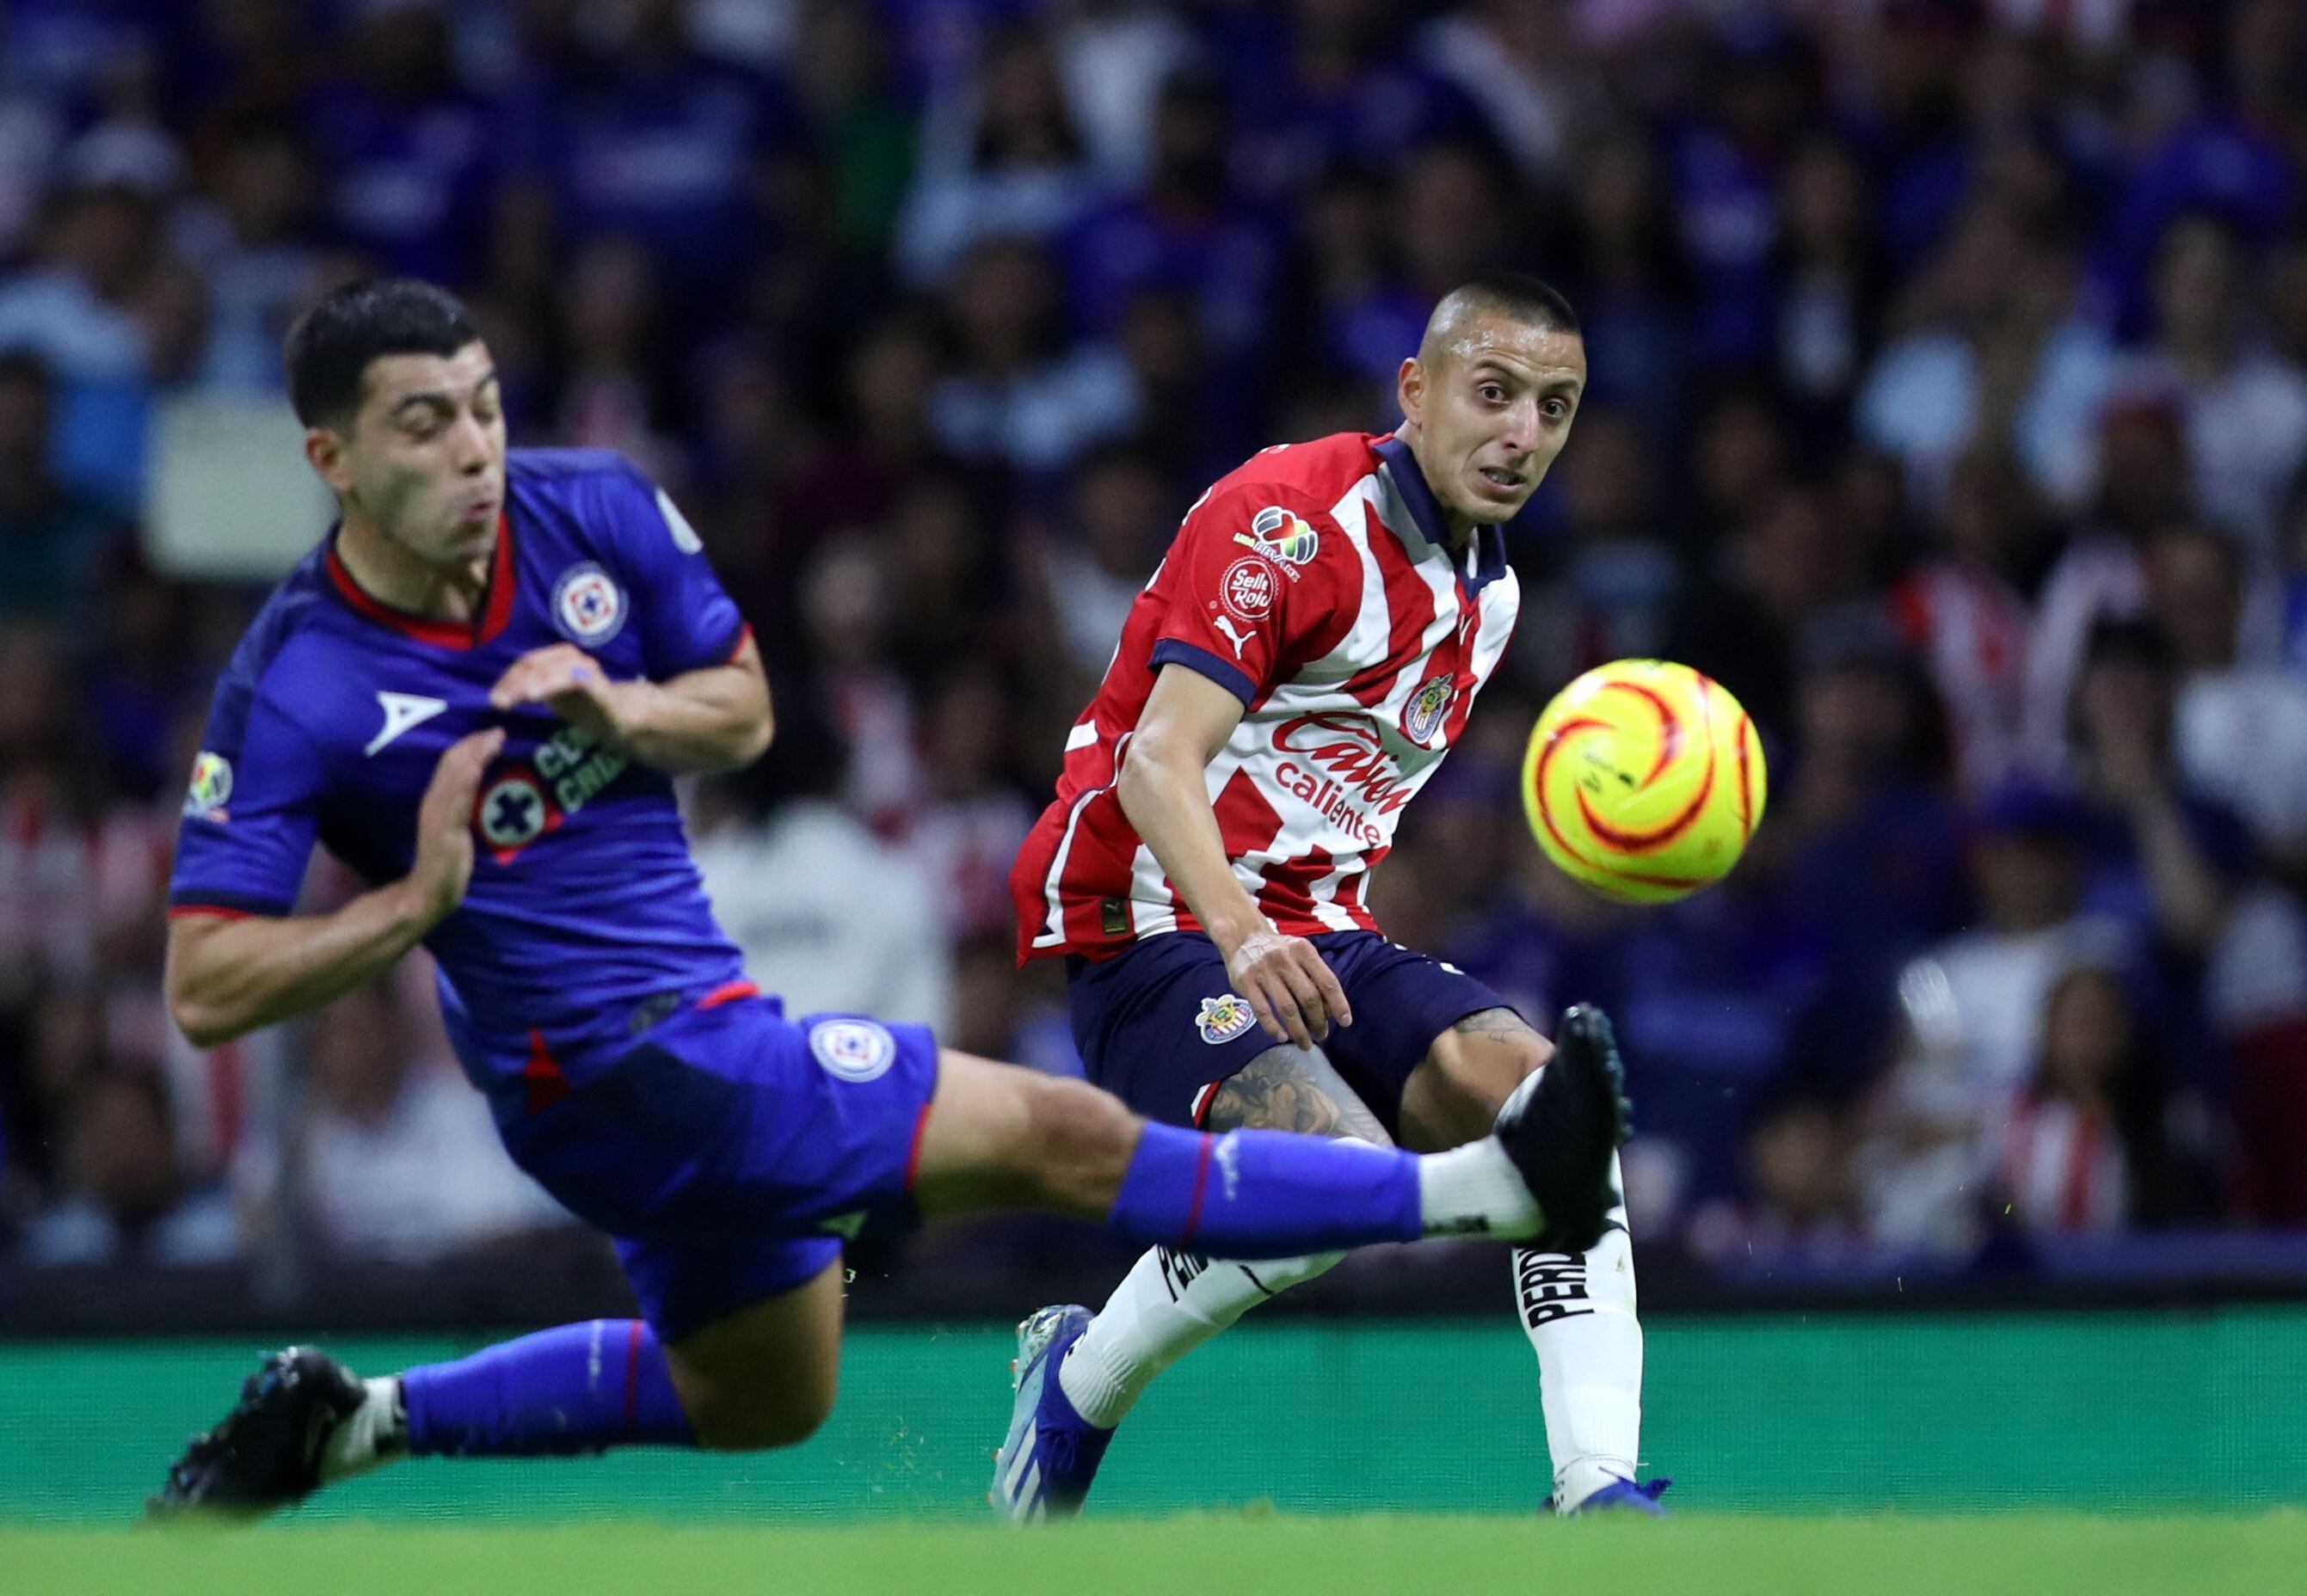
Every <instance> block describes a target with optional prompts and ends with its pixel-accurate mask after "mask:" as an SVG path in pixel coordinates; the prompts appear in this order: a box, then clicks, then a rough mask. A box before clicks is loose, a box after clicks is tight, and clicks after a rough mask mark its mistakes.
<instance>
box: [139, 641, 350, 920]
mask: <svg viewBox="0 0 2307 1596" xmlns="http://www.w3.org/2000/svg"><path fill="white" fill-rule="evenodd" d="M326 776H327V772H326V770H325V768H324V766H323V764H322V757H321V754H320V751H319V750H318V749H317V748H316V747H314V746H313V741H312V739H311V738H309V737H307V736H306V735H305V734H304V731H302V730H299V729H298V727H297V726H296V722H295V721H292V720H291V719H290V718H289V717H288V714H287V713H286V712H285V711H284V710H283V709H282V708H281V707H280V706H279V704H274V703H273V702H272V701H271V700H270V699H269V698H267V697H266V696H264V695H263V693H262V691H261V690H259V689H257V688H255V687H252V686H251V685H250V684H248V683H247V682H245V681H240V680H235V679H232V678H230V677H229V676H227V679H225V680H223V681H222V682H220V683H219V684H218V687H217V696H216V700H215V703H214V704H213V705H212V707H211V708H210V712H209V723H208V730H207V733H206V735H205V736H204V737H203V738H202V747H201V752H200V754H199V755H198V756H197V757H196V758H195V759H194V760H193V780H192V787H191V789H190V790H189V791H187V792H186V793H185V795H184V818H183V820H182V821H181V822H180V823H179V824H178V826H177V830H176V866H175V868H174V869H173V871H172V872H171V874H170V877H169V882H168V908H169V911H170V912H171V913H172V914H173V913H178V912H193V913H198V912H203V911H210V912H222V913H227V914H246V915H285V914H287V913H289V912H291V911H292V910H293V909H295V908H296V894H297V892H299V890H301V889H302V887H303V885H304V867H305V866H306V865H307V864H308V863H309V862H310V861H311V859H312V856H313V837H314V834H315V832H316V831H317V829H318V826H319V818H320V803H321V795H322V789H323V788H324V786H325V784H326Z"/></svg>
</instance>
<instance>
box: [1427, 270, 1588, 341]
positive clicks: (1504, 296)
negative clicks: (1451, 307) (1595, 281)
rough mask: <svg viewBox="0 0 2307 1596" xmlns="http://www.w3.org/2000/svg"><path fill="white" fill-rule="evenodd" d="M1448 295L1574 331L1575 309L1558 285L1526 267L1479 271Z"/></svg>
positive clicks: (1545, 325) (1535, 323) (1516, 317)
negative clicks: (1525, 268)
mask: <svg viewBox="0 0 2307 1596" xmlns="http://www.w3.org/2000/svg"><path fill="white" fill-rule="evenodd" d="M1447 297H1449V298H1452V299H1456V300H1460V301H1462V302H1471V303H1474V304H1478V305H1479V306H1481V307H1482V308H1483V309H1484V310H1488V311H1499V312H1504V313H1505V314H1506V315H1508V316H1511V317H1513V318H1514V320H1517V321H1521V322H1524V323H1526V324H1528V325H1529V326H1531V327H1535V328H1537V329H1539V330H1541V331H1544V332H1566V333H1571V334H1574V335H1576V334H1578V333H1579V331H1580V329H1579V326H1578V312H1575V311H1574V310H1572V309H1571V308H1570V302H1569V301H1568V300H1567V299H1565V298H1564V297H1563V296H1562V292H1561V290H1560V289H1558V288H1557V287H1555V286H1554V285H1553V284H1551V283H1548V282H1546V281H1544V280H1543V279H1541V278H1539V277H1532V276H1531V275H1530V274H1529V273H1528V272H1525V271H1478V272H1476V273H1475V274H1474V275H1473V276H1472V277H1468V278H1467V279H1466V280H1465V281H1464V282H1462V283H1461V284H1459V285H1458V286H1456V287H1455V288H1453V289H1451V290H1450V292H1449V294H1448V295H1447Z"/></svg>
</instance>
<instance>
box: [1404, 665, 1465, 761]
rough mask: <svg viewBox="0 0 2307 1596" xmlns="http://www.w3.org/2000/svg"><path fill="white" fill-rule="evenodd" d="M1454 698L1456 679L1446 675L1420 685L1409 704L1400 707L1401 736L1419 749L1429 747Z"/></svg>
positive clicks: (1438, 731) (1447, 715)
mask: <svg viewBox="0 0 2307 1596" xmlns="http://www.w3.org/2000/svg"><path fill="white" fill-rule="evenodd" d="M1457 699H1458V682H1457V679H1456V678H1455V677H1453V676H1449V675H1443V676H1433V677H1428V678H1427V679H1426V680H1424V681H1423V682H1420V683H1419V687H1418V691H1416V692H1415V693H1412V694H1411V696H1410V702H1409V703H1408V704H1403V705H1402V736H1404V737H1406V738H1409V739H1410V740H1411V742H1413V743H1416V744H1417V745H1418V746H1419V747H1421V748H1430V747H1433V746H1434V739H1435V738H1436V737H1437V736H1439V735H1440V733H1441V730H1442V723H1443V722H1444V721H1447V720H1448V719H1449V718H1450V706H1451V705H1452V704H1454V703H1456V702H1457Z"/></svg>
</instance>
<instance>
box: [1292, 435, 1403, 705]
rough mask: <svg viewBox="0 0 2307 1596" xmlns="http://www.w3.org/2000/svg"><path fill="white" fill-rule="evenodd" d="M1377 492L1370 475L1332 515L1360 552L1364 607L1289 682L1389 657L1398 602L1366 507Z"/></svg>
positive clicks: (1341, 676)
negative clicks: (1392, 599) (1373, 541)
mask: <svg viewBox="0 0 2307 1596" xmlns="http://www.w3.org/2000/svg"><path fill="white" fill-rule="evenodd" d="M1376 493H1377V479H1376V477H1374V476H1366V477H1364V478H1362V479H1361V481H1359V482H1356V483H1355V484H1354V486H1353V491H1351V492H1350V493H1348V494H1347V495H1346V496H1345V497H1344V498H1343V499H1340V500H1338V502H1337V503H1336V504H1334V505H1333V506H1332V507H1331V508H1330V519H1332V520H1333V521H1335V522H1336V523H1337V524H1338V525H1340V526H1342V527H1344V528H1345V531H1346V541H1347V542H1351V544H1353V546H1354V552H1355V553H1357V554H1359V555H1360V556H1361V561H1362V607H1361V610H1360V612H1359V613H1358V614H1357V615H1356V616H1355V617H1354V624H1353V625H1352V626H1351V627H1348V628H1347V629H1346V635H1345V636H1343V637H1341V638H1339V639H1338V646H1337V647H1335V648H1334V649H1332V650H1331V651H1330V652H1329V653H1326V654H1324V655H1323V656H1322V657H1321V658H1320V659H1318V660H1316V661H1314V662H1313V663H1311V664H1310V665H1308V666H1307V667H1306V668H1305V669H1304V670H1300V671H1299V673H1298V677H1297V679H1296V680H1295V681H1291V682H1287V683H1284V684H1283V686H1284V687H1291V688H1300V689H1303V688H1308V687H1314V686H1315V685H1316V684H1323V685H1334V684H1336V683H1339V682H1343V681H1346V680H1349V679H1351V678H1352V676H1353V674H1354V672H1355V671H1357V670H1360V669H1361V668H1362V666H1364V665H1367V664H1368V663H1369V661H1372V660H1377V659H1383V658H1385V651H1386V644H1387V643H1388V641H1389V640H1390V639H1391V638H1392V637H1393V636H1394V608H1393V606H1392V605H1390V604H1388V603H1387V602H1386V598H1385V568H1384V567H1383V566H1381V565H1380V564H1379V563H1378V559H1377V551H1376V550H1374V549H1372V548H1371V547H1370V540H1369V519H1368V516H1366V515H1365V514H1364V513H1363V512H1364V511H1365V510H1366V509H1368V508H1372V507H1374V506H1375V505H1376V502H1377V498H1376ZM1340 696H1342V695H1340ZM1349 702H1351V700H1349Z"/></svg>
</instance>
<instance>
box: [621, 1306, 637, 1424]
mask: <svg viewBox="0 0 2307 1596" xmlns="http://www.w3.org/2000/svg"><path fill="white" fill-rule="evenodd" d="M640 1417H641V1321H640V1320H639V1319H635V1320H633V1321H632V1329H631V1330H630V1331H629V1332H628V1333H627V1334H626V1336H625V1431H626V1433H627V1434H630V1433H631V1432H632V1431H633V1430H637V1429H639V1427H640Z"/></svg>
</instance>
